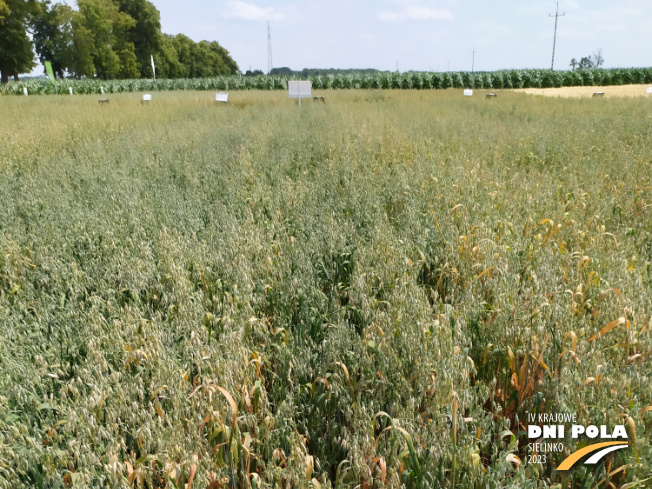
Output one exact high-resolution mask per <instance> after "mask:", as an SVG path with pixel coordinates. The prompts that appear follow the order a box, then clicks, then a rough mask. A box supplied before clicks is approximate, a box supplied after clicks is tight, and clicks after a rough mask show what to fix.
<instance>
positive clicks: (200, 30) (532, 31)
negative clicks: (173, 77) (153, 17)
mask: <svg viewBox="0 0 652 489" xmlns="http://www.w3.org/2000/svg"><path fill="white" fill-rule="evenodd" d="M151 1H153V3H154V5H156V7H157V8H158V9H159V10H160V12H161V24H162V29H163V32H166V33H169V34H177V33H184V34H186V35H188V36H189V37H191V38H193V39H195V40H197V41H198V40H202V39H207V40H216V41H218V42H219V43H220V44H222V45H223V46H224V47H225V48H226V49H227V50H228V51H229V52H230V53H231V55H232V56H233V58H234V59H235V60H236V62H237V63H238V65H239V66H240V69H241V70H243V71H244V70H247V69H249V68H250V67H251V68H252V69H261V70H263V71H267V22H268V21H269V22H271V33H272V51H273V66H274V67H281V66H288V67H290V68H292V69H296V70H298V69H301V68H308V67H309V68H330V67H333V68H377V69H380V70H395V69H396V66H397V63H398V69H399V70H400V71H408V70H434V71H438V70H439V71H446V70H451V71H458V70H470V69H471V62H472V51H474V50H475V51H476V54H475V69H476V70H495V69H503V68H549V67H550V63H551V55H552V42H553V31H554V23H555V21H554V18H551V17H549V14H551V13H552V14H554V12H555V7H556V2H555V1H549V0H545V1H542V0H536V1H534V0H503V1H494V2H490V1H487V0H376V1H372V0H350V1H344V0H321V1H317V0H217V1H216V0H183V1H180V0H151ZM68 3H69V4H72V1H71V0H69V2H68ZM559 11H560V13H565V14H566V15H565V16H564V17H560V18H559V26H558V32H557V48H556V54H555V68H556V69H567V68H568V65H569V61H570V60H571V58H573V57H575V58H577V59H579V58H580V57H582V56H588V55H590V54H593V53H595V52H596V51H597V50H601V51H602V56H603V57H604V60H605V67H629V66H652V42H651V41H650V31H651V30H652V2H650V1H649V0H618V1H616V2H614V1H607V0H560V1H559Z"/></svg>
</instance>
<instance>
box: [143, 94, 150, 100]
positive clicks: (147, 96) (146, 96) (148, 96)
mask: <svg viewBox="0 0 652 489" xmlns="http://www.w3.org/2000/svg"><path fill="white" fill-rule="evenodd" d="M143 100H144V101H145V102H149V101H150V100H152V96H151V95H150V94H149V93H146V94H145V95H143Z"/></svg>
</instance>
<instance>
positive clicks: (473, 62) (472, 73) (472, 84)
mask: <svg viewBox="0 0 652 489" xmlns="http://www.w3.org/2000/svg"><path fill="white" fill-rule="evenodd" d="M472 54H473V58H471V88H474V87H475V74H474V68H475V48H473V52H472Z"/></svg>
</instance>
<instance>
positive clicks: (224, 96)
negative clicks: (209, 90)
mask: <svg viewBox="0 0 652 489" xmlns="http://www.w3.org/2000/svg"><path fill="white" fill-rule="evenodd" d="M215 101H216V102H228V101H229V94H228V93H227V92H217V93H216V94H215Z"/></svg>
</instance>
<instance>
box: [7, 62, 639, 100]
mask: <svg viewBox="0 0 652 489" xmlns="http://www.w3.org/2000/svg"><path fill="white" fill-rule="evenodd" d="M289 79H290V78H288V77H283V76H258V77H244V76H223V77H217V78H194V79H178V80H167V79H159V80H142V79H141V80H106V81H103V80H73V79H66V80H58V81H55V82H53V83H52V82H48V81H44V80H39V81H28V82H18V83H13V82H12V83H9V84H6V85H4V86H1V87H0V94H2V95H23V88H27V89H28V92H29V94H33V95H38V94H44V95H50V94H59V95H67V94H68V93H69V88H72V89H73V93H75V94H100V93H101V92H102V90H104V92H105V93H123V92H145V91H167V90H286V89H287V82H288V80H289ZM309 79H310V80H311V82H312V86H313V88H314V89H318V90H321V89H334V90H336V89H363V90H366V89H404V90H412V89H414V90H431V89H446V88H477V89H490V90H492V89H518V88H552V87H575V86H609V85H629V84H644V83H651V84H652V68H630V69H620V68H615V69H590V70H577V71H551V70H535V69H530V70H505V71H496V72H491V73H476V74H473V75H472V74H471V73H470V72H455V73H422V72H406V73H391V72H386V73H379V74H374V75H342V76H339V75H338V76H336V75H328V76H315V77H310V78H309Z"/></svg>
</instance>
